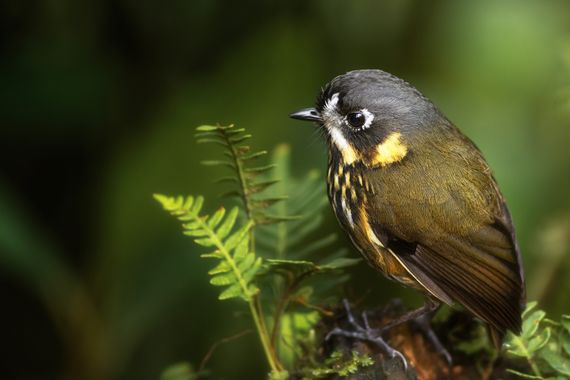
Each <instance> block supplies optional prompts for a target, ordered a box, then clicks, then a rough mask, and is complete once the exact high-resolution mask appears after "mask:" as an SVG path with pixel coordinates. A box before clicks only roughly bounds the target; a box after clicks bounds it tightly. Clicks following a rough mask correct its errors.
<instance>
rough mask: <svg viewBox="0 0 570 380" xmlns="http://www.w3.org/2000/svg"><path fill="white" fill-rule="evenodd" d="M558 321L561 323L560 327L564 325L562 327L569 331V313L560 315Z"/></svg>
mask: <svg viewBox="0 0 570 380" xmlns="http://www.w3.org/2000/svg"><path fill="white" fill-rule="evenodd" d="M560 323H561V324H562V327H564V329H565V330H566V331H567V332H568V333H570V315H562V318H561V319H560Z"/></svg>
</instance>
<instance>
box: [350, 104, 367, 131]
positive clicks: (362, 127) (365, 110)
mask: <svg viewBox="0 0 570 380" xmlns="http://www.w3.org/2000/svg"><path fill="white" fill-rule="evenodd" d="M358 112H360V113H361V114H362V115H364V124H362V126H361V127H360V128H354V127H352V129H353V130H355V131H363V130H365V129H368V128H370V126H371V125H372V122H373V121H374V114H373V113H372V112H370V111H368V110H367V109H366V108H363V109H361V110H360V111H358ZM347 118H348V116H347V117H346V118H345V123H346V124H347V125H349V126H351V125H350V124H349V123H348V120H346V119H347Z"/></svg>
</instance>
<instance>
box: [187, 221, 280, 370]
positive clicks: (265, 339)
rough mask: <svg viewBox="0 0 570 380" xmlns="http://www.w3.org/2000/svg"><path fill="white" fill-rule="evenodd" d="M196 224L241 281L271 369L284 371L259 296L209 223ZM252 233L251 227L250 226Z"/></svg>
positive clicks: (200, 222)
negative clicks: (259, 304) (270, 336)
mask: <svg viewBox="0 0 570 380" xmlns="http://www.w3.org/2000/svg"><path fill="white" fill-rule="evenodd" d="M194 220H195V222H197V223H199V224H200V227H201V228H202V229H203V231H205V232H206V233H207V234H208V238H210V240H211V241H212V243H213V244H214V245H215V246H216V248H217V249H218V251H219V252H220V253H221V254H222V255H224V259H225V260H226V261H227V262H228V263H229V264H230V267H231V269H232V271H233V272H234V274H235V276H236V278H237V279H238V281H239V284H240V286H241V288H242V290H243V294H244V295H245V296H246V301H247V304H248V305H249V310H250V312H251V316H252V318H253V322H254V323H255V328H256V330H257V334H258V335H259V339H260V340H261V345H262V346H263V351H264V353H265V356H266V357H267V362H268V363H269V366H270V368H271V371H272V372H279V371H281V370H282V369H283V367H282V366H281V363H280V362H279V360H278V359H277V357H276V356H275V353H274V350H273V349H272V347H271V344H270V342H269V335H268V333H267V328H266V327H265V322H264V319H263V312H262V310H261V308H258V307H257V299H258V297H257V295H256V294H252V292H251V291H250V289H249V288H248V286H247V282H246V281H245V279H244V278H243V276H242V274H241V271H240V270H239V268H238V267H237V265H236V263H235V260H234V259H233V257H232V256H231V254H230V253H229V252H228V250H227V249H226V247H225V246H224V244H223V242H222V241H221V240H220V239H219V238H218V235H216V233H215V231H214V230H212V229H211V228H210V226H208V224H207V223H205V222H204V220H203V219H201V218H198V217H197V218H195V219H194ZM250 224H251V225H253V222H252V221H250ZM250 231H251V226H250Z"/></svg>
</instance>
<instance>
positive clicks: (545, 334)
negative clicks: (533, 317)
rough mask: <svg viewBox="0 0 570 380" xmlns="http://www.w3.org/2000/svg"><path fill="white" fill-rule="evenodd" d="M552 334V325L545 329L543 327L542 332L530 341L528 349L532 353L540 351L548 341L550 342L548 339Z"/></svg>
mask: <svg viewBox="0 0 570 380" xmlns="http://www.w3.org/2000/svg"><path fill="white" fill-rule="evenodd" d="M550 335H551V331H550V327H546V328H545V329H543V330H542V331H541V333H540V334H537V335H535V336H533V337H532V338H531V339H530V340H529V341H528V346H527V349H528V351H529V353H530V354H531V355H532V354H534V353H535V352H536V351H538V350H540V349H541V348H542V347H544V346H545V345H546V343H548V340H549V339H550Z"/></svg>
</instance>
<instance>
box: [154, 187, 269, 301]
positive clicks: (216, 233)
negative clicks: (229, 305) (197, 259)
mask: <svg viewBox="0 0 570 380" xmlns="http://www.w3.org/2000/svg"><path fill="white" fill-rule="evenodd" d="M154 198H155V199H156V200H157V201H158V202H159V203H160V204H161V205H162V207H163V208H164V210H166V211H168V212H169V213H170V214H171V215H173V216H175V217H176V218H178V219H179V220H180V221H182V222H184V223H183V224H182V227H183V230H184V232H183V233H184V235H187V236H190V237H192V238H193V239H194V242H195V243H196V244H198V245H201V246H203V247H207V248H214V251H212V252H209V253H205V254H203V255H201V257H204V258H212V259H216V260H218V261H219V262H218V264H217V265H216V266H215V267H214V268H212V269H211V270H210V271H209V272H208V274H209V275H210V276H211V278H210V284H212V285H214V286H220V287H224V288H225V289H224V290H223V291H222V293H221V294H220V295H219V297H218V298H219V299H220V300H225V299H229V298H236V297H239V298H242V299H244V300H245V301H248V302H250V301H251V299H252V297H253V296H254V295H256V294H257V293H258V292H259V289H258V288H257V287H256V286H255V285H254V284H253V281H252V280H253V279H254V277H255V276H256V274H257V272H258V271H259V269H260V268H261V266H262V260H261V258H260V257H256V256H255V254H254V253H253V252H251V250H250V249H249V235H248V232H249V230H250V229H251V227H252V225H253V223H252V222H251V221H250V222H249V223H247V224H245V225H244V226H242V227H239V228H236V226H235V224H236V218H237V215H238V209H237V207H234V208H232V209H231V210H230V211H229V212H226V210H225V209H224V208H220V209H218V210H217V211H216V212H215V213H214V214H213V215H211V216H208V215H201V214H200V212H201V210H202V205H203V203H204V198H203V197H196V198H194V197H191V196H190V197H186V198H184V197H181V196H178V197H169V196H166V195H161V194H155V195H154Z"/></svg>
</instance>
